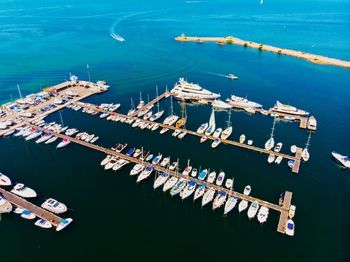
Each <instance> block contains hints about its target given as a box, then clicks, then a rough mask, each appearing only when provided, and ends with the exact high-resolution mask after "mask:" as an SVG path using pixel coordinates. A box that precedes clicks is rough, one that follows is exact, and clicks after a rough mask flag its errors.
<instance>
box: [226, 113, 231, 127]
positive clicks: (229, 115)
mask: <svg viewBox="0 0 350 262" xmlns="http://www.w3.org/2000/svg"><path fill="white" fill-rule="evenodd" d="M231 114H232V112H231V109H229V111H228V119H227V121H226V123H227V128H229V127H230V126H231Z"/></svg>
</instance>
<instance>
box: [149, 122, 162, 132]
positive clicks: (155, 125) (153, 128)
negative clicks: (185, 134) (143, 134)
mask: <svg viewBox="0 0 350 262" xmlns="http://www.w3.org/2000/svg"><path fill="white" fill-rule="evenodd" d="M159 127H160V124H159V123H155V124H154V125H153V127H152V129H151V130H152V131H156V130H157V129H158V128H159Z"/></svg>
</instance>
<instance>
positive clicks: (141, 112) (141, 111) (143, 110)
mask: <svg viewBox="0 0 350 262" xmlns="http://www.w3.org/2000/svg"><path fill="white" fill-rule="evenodd" d="M148 112H149V109H148V108H143V109H141V110H140V111H139V112H138V114H137V117H143V116H144V115H146V114H147V113H148Z"/></svg>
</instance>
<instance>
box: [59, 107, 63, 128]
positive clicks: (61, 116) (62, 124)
mask: <svg viewBox="0 0 350 262" xmlns="http://www.w3.org/2000/svg"><path fill="white" fill-rule="evenodd" d="M58 113H59V115H60V120H61V124H62V127H63V126H64V123H63V118H62V114H61V111H59V112H58Z"/></svg>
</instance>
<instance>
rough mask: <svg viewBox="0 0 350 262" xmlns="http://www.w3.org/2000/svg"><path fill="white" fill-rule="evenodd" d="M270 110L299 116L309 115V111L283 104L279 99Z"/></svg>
mask: <svg viewBox="0 0 350 262" xmlns="http://www.w3.org/2000/svg"><path fill="white" fill-rule="evenodd" d="M270 110H271V111H274V112H278V113H284V114H291V115H297V116H308V115H309V112H306V111H304V110H300V109H297V108H296V107H294V106H290V105H286V104H282V103H281V102H279V101H277V102H276V104H275V106H274V107H273V108H271V109H270Z"/></svg>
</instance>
